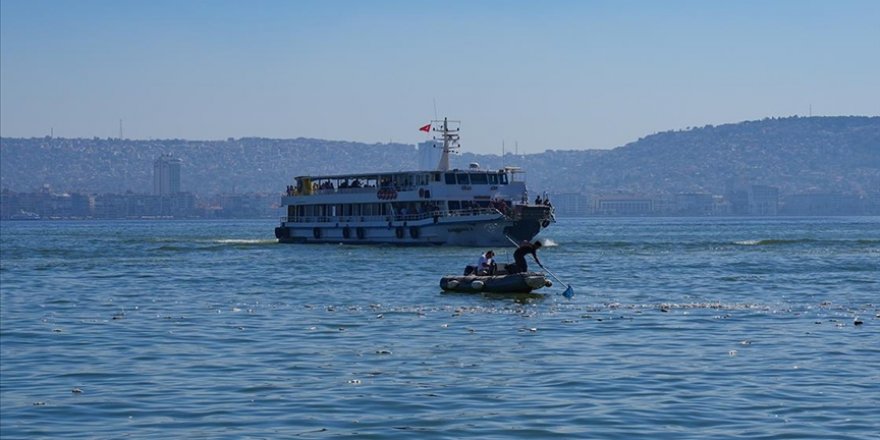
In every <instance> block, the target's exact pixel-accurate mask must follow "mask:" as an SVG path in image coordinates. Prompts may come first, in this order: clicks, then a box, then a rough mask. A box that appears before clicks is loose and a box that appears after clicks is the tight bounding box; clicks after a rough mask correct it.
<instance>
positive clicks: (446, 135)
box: [431, 118, 461, 171]
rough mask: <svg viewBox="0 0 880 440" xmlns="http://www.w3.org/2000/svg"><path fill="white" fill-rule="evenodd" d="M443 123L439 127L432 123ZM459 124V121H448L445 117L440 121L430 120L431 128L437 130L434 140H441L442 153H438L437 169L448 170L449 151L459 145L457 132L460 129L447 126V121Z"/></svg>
mask: <svg viewBox="0 0 880 440" xmlns="http://www.w3.org/2000/svg"><path fill="white" fill-rule="evenodd" d="M435 122H437V123H441V122H442V123H443V125H441V128H439V129H437V128H433V126H434V123H435ZM450 122H452V123H453V124H459V126H460V125H461V121H450V120H448V119H447V118H443V120H442V121H439V120H435V121H431V127H432V130H434V131H436V132H439V133H440V137H439V139H438V138H437V136H434V140H435V141H437V140H443V154H441V155H440V163H439V164H437V170H438V171H448V170H449V153H450V152H452V151H454V150H456V149H458V148H459V146H460V145H458V138H459V136H458V132H459V130H461V129H460V128H458V127H456V128H449V123H450Z"/></svg>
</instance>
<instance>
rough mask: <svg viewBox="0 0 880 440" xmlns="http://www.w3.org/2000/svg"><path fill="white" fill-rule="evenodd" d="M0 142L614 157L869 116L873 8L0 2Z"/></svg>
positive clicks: (879, 91)
mask: <svg viewBox="0 0 880 440" xmlns="http://www.w3.org/2000/svg"><path fill="white" fill-rule="evenodd" d="M0 8H2V11H0V12H2V13H0V23H2V26H0V36H2V38H0V89H2V93H0V135H2V136H4V137H34V136H36V137H39V136H45V135H49V134H53V135H55V136H60V137H85V138H89V137H93V136H98V137H102V138H103V137H116V136H117V135H119V134H120V133H121V132H123V126H124V136H125V137H129V138H133V139H151V138H152V139H171V138H182V139H226V138H228V137H234V138H241V137H268V138H297V137H309V138H318V139H330V140H350V141H357V142H366V143H376V142H389V141H393V142H400V143H406V144H417V143H419V142H423V141H425V140H428V139H430V136H429V135H427V134H425V133H422V132H419V131H418V128H419V127H420V126H422V125H424V124H425V123H427V122H428V121H429V120H431V119H435V118H442V117H444V116H448V117H450V118H451V119H456V120H461V121H462V151H464V152H473V153H479V154H493V153H494V154H499V153H500V152H501V149H502V143H503V144H504V147H505V149H506V151H508V152H510V151H514V150H515V149H516V150H518V151H519V152H520V153H538V152H542V151H544V150H546V149H590V148H613V147H618V146H621V145H624V144H626V143H628V142H633V141H635V140H637V139H638V138H640V137H643V136H646V135H649V134H651V133H655V132H659V131H666V130H677V129H685V128H687V127H694V126H703V125H707V124H715V125H717V124H724V123H736V122H740V121H744V120H759V119H763V118H766V117H783V116H790V115H795V114H797V115H802V116H806V115H810V114H812V115H814V116H815V115H876V114H880V87H877V84H876V78H877V77H880V60H878V59H877V57H876V56H875V55H874V54H876V53H878V51H880V27H878V26H877V25H876V23H877V22H880V3H878V2H873V1H859V0H849V1H843V2H834V3H830V2H820V1H788V0H785V1H777V2H771V3H766V2H754V1H744V2H736V3H729V4H728V3H705V2H695V1H675V2H662V3H659V2H642V1H636V2H627V3H617V2H605V1H591V2H568V1H555V2H549V3H542V4H540V5H539V4H532V3H529V2H518V1H514V2H494V1H486V2H476V3H473V2H452V3H444V4H419V5H412V4H410V3H405V2H394V1H381V2H368V3H358V2H348V1H341V2H331V3H321V2H276V1H264V2H261V3H258V4H245V3H239V2H219V1H218V2H210V3H176V2H170V1H158V2H132V3H125V4H118V3H114V2H108V1H87V2H56V1H28V2H24V1H16V0H12V1H4V2H3V3H2V4H0Z"/></svg>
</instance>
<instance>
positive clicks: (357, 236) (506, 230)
mask: <svg viewBox="0 0 880 440" xmlns="http://www.w3.org/2000/svg"><path fill="white" fill-rule="evenodd" d="M524 222H525V223H530V224H523V223H524ZM541 229H542V225H541V223H540V222H538V221H536V220H530V221H523V220H520V221H515V220H513V219H510V218H508V217H505V216H503V215H501V214H497V215H492V216H488V215H483V216H470V217H468V218H461V217H455V218H452V217H447V218H438V219H437V221H436V222H435V221H434V220H433V219H430V218H429V219H425V220H420V221H414V222H399V221H398V222H387V223H381V222H371V223H345V222H342V223H327V222H322V223H317V222H316V223H300V222H284V223H283V224H282V226H280V227H279V228H277V229H276V236H277V238H278V241H279V242H282V243H315V244H317V243H342V244H370V245H376V244H389V245H395V246H427V245H452V246H482V247H490V246H506V245H509V244H510V241H511V240H514V241H516V242H519V241H521V240H530V239H531V238H533V237H534V236H535V235H536V234H537V233H538V232H540V230H541ZM508 237H509V238H508Z"/></svg>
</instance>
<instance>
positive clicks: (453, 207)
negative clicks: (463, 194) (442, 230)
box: [449, 200, 461, 211]
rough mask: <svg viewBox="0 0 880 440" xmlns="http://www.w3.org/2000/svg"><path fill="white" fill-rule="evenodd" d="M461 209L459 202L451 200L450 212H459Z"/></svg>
mask: <svg viewBox="0 0 880 440" xmlns="http://www.w3.org/2000/svg"><path fill="white" fill-rule="evenodd" d="M459 209H461V203H458V202H457V201H455V200H450V201H449V210H450V211H457V210H459Z"/></svg>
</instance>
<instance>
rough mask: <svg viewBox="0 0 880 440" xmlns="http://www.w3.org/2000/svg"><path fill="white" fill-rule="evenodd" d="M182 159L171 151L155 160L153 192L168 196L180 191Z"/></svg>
mask: <svg viewBox="0 0 880 440" xmlns="http://www.w3.org/2000/svg"><path fill="white" fill-rule="evenodd" d="M180 164H181V160H180V159H178V158H176V157H173V156H172V155H171V154H170V153H169V154H163V155H161V156H159V157H158V158H157V159H156V160H155V161H153V194H155V195H157V196H166V195H172V194H177V193H179V192H180Z"/></svg>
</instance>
